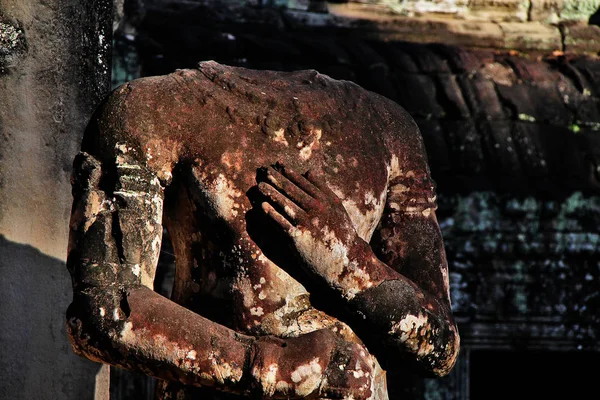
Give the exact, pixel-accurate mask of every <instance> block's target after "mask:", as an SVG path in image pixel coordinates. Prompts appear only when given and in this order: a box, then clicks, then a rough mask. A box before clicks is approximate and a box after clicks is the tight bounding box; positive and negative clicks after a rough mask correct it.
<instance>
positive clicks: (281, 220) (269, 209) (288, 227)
mask: <svg viewBox="0 0 600 400" xmlns="http://www.w3.org/2000/svg"><path fill="white" fill-rule="evenodd" d="M261 207H262V209H263V211H264V212H265V213H266V214H267V215H268V216H269V217H271V219H273V221H275V223H277V224H278V225H279V226H281V227H282V228H283V229H284V230H285V231H286V232H292V231H293V230H294V229H296V227H295V226H294V225H292V223H291V222H290V221H288V220H287V219H286V218H285V217H284V216H283V215H281V214H280V213H279V212H278V211H277V210H276V209H275V208H273V206H272V205H270V204H269V203H267V202H263V203H262V204H261Z"/></svg>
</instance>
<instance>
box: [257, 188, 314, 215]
mask: <svg viewBox="0 0 600 400" xmlns="http://www.w3.org/2000/svg"><path fill="white" fill-rule="evenodd" d="M258 190H259V191H260V192H261V193H262V194H263V195H264V196H265V197H267V199H268V200H269V201H270V202H271V203H272V205H273V206H275V208H276V209H277V210H278V213H279V214H280V215H283V216H284V217H285V218H286V219H287V220H288V221H289V222H291V223H292V224H293V225H296V224H298V223H299V221H300V220H302V219H303V217H305V216H306V212H305V211H304V210H302V209H301V208H300V207H298V205H297V204H296V203H294V202H293V201H292V200H290V199H289V198H287V197H286V196H284V195H283V194H281V192H279V191H278V190H277V189H276V188H274V187H273V186H271V185H269V184H268V183H265V182H261V183H259V184H258Z"/></svg>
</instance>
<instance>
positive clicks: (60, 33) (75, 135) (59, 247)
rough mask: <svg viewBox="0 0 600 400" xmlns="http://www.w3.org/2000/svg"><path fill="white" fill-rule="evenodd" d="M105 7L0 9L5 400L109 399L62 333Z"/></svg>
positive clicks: (59, 4) (100, 70)
mask: <svg viewBox="0 0 600 400" xmlns="http://www.w3.org/2000/svg"><path fill="white" fill-rule="evenodd" d="M111 9H112V2H110V1H101V0H96V1H89V2H85V4H83V3H81V2H79V1H75V0H73V1H71V0H49V1H35V0H0V255H1V256H0V276H1V278H0V282H1V284H0V287H1V290H0V315H1V316H2V318H1V322H0V377H1V379H0V398H2V399H15V400H17V399H49V400H50V399H51V400H56V399H78V400H79V399H92V398H96V399H106V398H107V397H108V376H107V372H108V369H107V368H103V367H102V366H101V365H100V364H97V363H93V362H91V361H89V360H86V359H83V358H80V357H78V356H76V355H75V354H74V353H73V351H72V349H71V346H70V344H69V342H68V339H67V336H66V331H65V311H66V307H67V306H68V304H69V303H70V302H71V282H70V279H69V274H68V271H67V269H66V266H65V258H66V251H67V240H68V238H67V237H68V224H69V215H70V208H71V203H72V198H71V184H70V174H71V164H72V162H73V158H74V156H75V154H77V152H78V150H79V147H80V140H81V137H82V135H83V129H84V127H85V125H86V123H87V120H88V119H89V117H90V115H91V113H92V110H93V109H94V107H95V106H96V105H97V104H98V101H99V100H100V98H101V97H102V96H103V95H105V94H106V92H107V90H108V88H109V83H110V80H109V78H110V68H109V66H110V52H109V50H110V41H111V31H110V21H111Z"/></svg>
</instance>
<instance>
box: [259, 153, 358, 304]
mask: <svg viewBox="0 0 600 400" xmlns="http://www.w3.org/2000/svg"><path fill="white" fill-rule="evenodd" d="M263 179H264V181H261V182H260V183H259V185H258V189H259V191H260V192H261V193H262V195H263V196H265V197H266V199H267V201H265V202H263V203H262V209H263V210H264V212H265V213H266V215H267V216H268V217H269V218H270V219H271V220H272V221H273V222H275V224H276V226H277V227H278V228H279V230H280V232H281V233H282V234H283V235H284V236H286V237H287V239H288V242H291V243H292V244H293V247H295V251H296V252H297V255H298V256H299V258H300V259H301V260H302V263H301V264H302V265H303V266H304V267H305V268H306V269H307V270H308V272H309V274H311V275H316V276H318V277H319V278H321V279H324V280H325V282H326V283H327V284H328V286H330V287H332V288H336V289H339V290H341V291H342V293H343V294H344V296H345V297H348V296H347V295H349V293H350V292H349V291H352V290H353V288H354V287H356V286H357V285H356V283H357V282H356V281H355V279H356V276H357V274H356V273H354V272H356V270H357V268H358V264H359V263H361V262H360V261H361V260H360V258H361V257H362V256H363V255H364V254H365V248H366V247H368V245H367V244H366V243H365V242H364V241H363V240H362V239H361V238H360V237H359V236H358V235H357V233H356V230H355V229H354V226H353V225H352V221H351V220H350V217H349V216H348V214H347V212H346V210H345V208H344V206H343V204H342V201H341V200H340V198H339V197H338V196H337V195H336V194H335V193H334V192H333V191H332V190H331V189H330V188H329V187H328V186H327V184H326V183H325V181H324V179H323V178H322V177H321V176H319V175H318V174H316V173H313V172H312V171H309V172H308V173H306V174H305V175H304V176H303V175H300V174H298V173H296V172H294V171H292V170H291V169H290V168H287V167H285V166H283V165H281V164H277V165H275V166H273V167H269V168H267V169H266V177H264V178H263ZM349 277H350V278H351V281H348V282H344V280H347V278H349ZM359 286H360V285H359Z"/></svg>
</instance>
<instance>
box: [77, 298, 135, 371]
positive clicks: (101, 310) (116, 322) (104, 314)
mask: <svg viewBox="0 0 600 400" xmlns="http://www.w3.org/2000/svg"><path fill="white" fill-rule="evenodd" d="M86 292H88V291H86ZM117 298H118V293H115V294H113V293H111V291H109V290H102V289H100V288H97V289H96V290H90V291H89V292H88V293H81V292H79V293H75V296H74V300H73V302H72V303H71V304H70V305H69V307H68V309H67V312H66V330H67V335H68V338H69V342H70V343H71V347H72V349H73V351H74V352H75V354H77V355H79V356H82V357H85V358H88V359H90V360H92V361H96V362H102V363H112V361H113V360H112V359H113V358H114V355H113V354H110V352H111V351H113V350H114V349H115V347H116V346H115V343H114V341H115V339H116V338H117V337H118V334H117V332H120V329H119V328H121V327H122V325H123V319H124V318H126V316H125V312H124V311H123V309H122V307H121V306H120V304H119V302H118V301H117V302H115V300H116V299H117ZM115 303H116V304H115Z"/></svg>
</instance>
